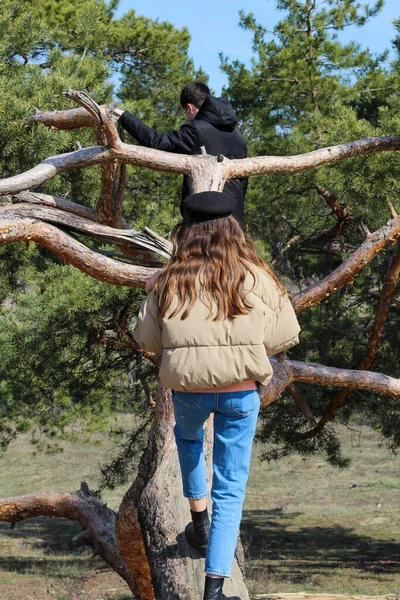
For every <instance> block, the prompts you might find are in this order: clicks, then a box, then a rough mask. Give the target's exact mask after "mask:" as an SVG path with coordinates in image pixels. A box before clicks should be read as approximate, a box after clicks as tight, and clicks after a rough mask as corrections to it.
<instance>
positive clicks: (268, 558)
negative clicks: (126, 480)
mask: <svg viewBox="0 0 400 600" xmlns="http://www.w3.org/2000/svg"><path fill="white" fill-rule="evenodd" d="M341 434H342V435H343V436H344V438H345V444H346V451H347V453H348V454H349V455H351V456H352V457H353V461H352V464H351V466H350V468H349V469H346V470H344V471H338V470H337V469H334V468H332V467H329V466H328V465H327V464H326V463H325V462H324V461H323V460H322V459H321V458H319V457H314V458H313V459H310V460H303V459H301V458H299V457H292V458H288V459H284V460H282V461H280V462H278V463H272V464H267V463H260V462H259V460H258V459H257V455H258V454H260V453H261V452H262V448H261V447H257V446H256V447H255V451H254V459H253V465H252V471H251V475H250V479H249V486H248V493H247V498H246V503H245V507H244V514H243V527H242V529H243V539H244V545H245V549H246V555H247V568H248V583H249V587H250V590H251V592H252V593H253V594H254V596H259V597H260V595H264V594H273V593H275V594H276V593H289V592H308V593H318V594H322V593H326V594H328V593H331V594H334V593H337V594H359V595H361V594H365V595H369V596H378V595H387V594H392V595H393V596H392V597H393V598H396V596H397V595H399V600H400V510H399V494H400V481H399V458H398V457H396V456H393V455H391V454H389V453H388V452H387V450H386V449H385V448H384V447H383V446H382V445H381V444H380V440H379V436H378V434H377V433H376V432H375V431H374V430H373V429H371V428H369V427H367V426H365V425H362V426H361V425H360V426H354V427H353V429H352V430H350V429H345V428H342V429H341ZM32 451H33V448H32V446H30V445H29V443H28V440H27V438H26V437H25V438H20V439H19V440H17V441H15V442H14V443H13V444H12V446H11V448H10V450H9V451H8V452H7V453H6V454H5V455H3V456H2V458H0V467H1V469H0V496H2V497H5V496H11V495H17V494H23V493H27V492H32V491H34V490H40V489H46V488H47V489H54V490H57V491H74V490H76V489H78V488H79V486H80V482H81V481H82V480H85V481H88V483H89V485H90V487H91V488H95V487H96V484H97V468H98V461H99V460H100V461H101V460H102V459H103V457H104V456H105V455H106V454H107V453H109V452H110V446H109V444H108V443H106V442H104V443H103V444H102V445H101V446H90V445H88V444H79V443H77V442H75V443H74V444H73V445H72V444H66V445H65V451H64V452H63V453H62V454H56V455H52V456H46V455H44V454H36V455H32ZM123 492H124V489H116V490H114V491H113V492H109V493H107V494H105V500H106V501H107V503H108V504H109V505H110V506H112V507H113V508H117V506H118V502H119V500H120V499H121V497H122V494H123ZM77 533H79V526H76V525H75V524H73V523H70V522H69V521H64V520H58V521H57V520H51V519H32V520H31V521H26V522H24V523H20V524H18V525H17V526H16V527H15V529H14V530H10V529H9V525H7V524H0V598H1V600H50V599H52V600H67V599H68V600H101V599H103V600H128V598H131V596H130V594H129V590H128V589H127V586H126V585H125V584H124V582H123V581H122V580H121V579H120V578H119V577H118V576H117V575H115V574H114V573H112V572H111V571H110V570H109V569H108V568H106V567H105V566H104V564H103V562H102V561H101V559H100V558H98V557H95V558H93V552H92V551H91V550H87V549H85V550H81V549H75V550H73V549H72V548H71V546H70V540H71V539H72V537H73V536H74V535H76V534H77ZM266 597H268V596H266Z"/></svg>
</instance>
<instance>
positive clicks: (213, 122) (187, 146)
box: [120, 96, 247, 223]
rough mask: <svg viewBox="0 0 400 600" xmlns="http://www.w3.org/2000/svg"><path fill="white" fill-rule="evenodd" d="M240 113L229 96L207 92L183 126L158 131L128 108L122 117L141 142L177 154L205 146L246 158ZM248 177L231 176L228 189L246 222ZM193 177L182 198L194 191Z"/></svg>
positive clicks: (197, 151)
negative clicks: (232, 104) (245, 205)
mask: <svg viewBox="0 0 400 600" xmlns="http://www.w3.org/2000/svg"><path fill="white" fill-rule="evenodd" d="M236 122H237V120H236V116H235V113H234V111H233V108H232V106H231V104H230V102H229V101H228V100H227V99H226V98H214V96H207V97H206V99H205V100H204V102H203V104H202V106H201V107H200V109H199V112H198V113H197V115H196V117H195V119H194V120H193V121H187V122H186V123H184V124H183V125H182V127H181V128H180V129H177V130H172V131H167V132H166V133H157V132H156V131H154V130H153V129H151V128H150V127H147V125H145V124H144V123H143V121H141V120H140V119H139V118H138V117H136V116H135V115H134V114H133V113H130V112H128V111H125V112H124V113H123V114H122V115H121V118H120V123H121V125H122V127H123V128H124V129H126V131H127V132H128V133H129V134H130V135H131V136H132V137H133V138H135V140H136V141H137V142H138V143H139V144H140V145H141V146H146V147H147V148H155V149H156V150H164V151H166V152H176V153H177V154H201V149H200V148H201V146H204V147H205V149H206V152H207V154H211V155H213V156H218V154H222V155H223V156H226V158H246V155H247V149H246V144H245V142H244V139H243V136H242V134H241V133H240V132H239V131H238V129H236ZM246 188H247V179H245V178H242V179H231V180H230V181H228V182H227V183H226V184H225V187H224V192H226V193H228V194H231V195H232V196H234V197H235V198H236V211H235V213H234V216H235V217H236V218H237V219H238V220H239V221H240V222H241V223H243V222H244V196H245V193H246ZM190 192H191V190H190V184H189V179H188V178H187V177H184V179H183V187H182V199H183V198H186V196H188V195H189V194H190Z"/></svg>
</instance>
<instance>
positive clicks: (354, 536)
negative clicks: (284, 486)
mask: <svg viewBox="0 0 400 600" xmlns="http://www.w3.org/2000/svg"><path fill="white" fill-rule="evenodd" d="M299 514H300V513H286V512H283V511H282V510H280V509H276V510H271V511H268V510H247V511H244V512H243V520H242V526H241V532H242V541H243V544H244V548H245V555H246V560H247V561H250V562H252V561H255V562H257V563H258V564H259V565H261V564H262V563H264V568H265V563H266V564H267V565H268V568H269V569H270V570H271V572H272V573H274V574H275V575H277V571H280V570H282V569H283V568H290V571H291V581H292V582H294V580H296V579H297V580H298V582H300V581H301V577H302V576H303V575H304V571H305V570H307V569H308V568H310V567H312V569H313V571H314V572H324V571H325V572H332V570H335V569H352V570H354V569H356V570H359V571H361V572H364V573H365V574H366V573H370V574H372V573H374V574H375V575H379V574H381V575H389V574H392V575H393V574H395V573H399V574H400V541H398V540H395V539H390V540H387V539H382V540H381V539H376V538H373V537H369V536H367V535H360V534H358V533H355V531H354V529H352V528H351V527H346V526H344V525H343V526H342V525H334V526H330V527H300V528H298V529H295V530H294V531H293V530H292V529H291V528H292V527H293V520H294V519H295V518H296V517H298V516H299ZM264 561H265V562H264ZM296 572H297V573H298V575H299V578H300V579H299V578H296Z"/></svg>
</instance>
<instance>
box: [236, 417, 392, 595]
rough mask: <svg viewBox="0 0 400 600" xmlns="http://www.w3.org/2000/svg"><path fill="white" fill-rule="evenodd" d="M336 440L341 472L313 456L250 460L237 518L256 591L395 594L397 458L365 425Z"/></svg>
mask: <svg viewBox="0 0 400 600" xmlns="http://www.w3.org/2000/svg"><path fill="white" fill-rule="evenodd" d="M342 435H343V437H344V439H345V445H346V452H347V453H348V454H349V455H351V456H352V457H353V461H352V465H351V466H350V468H349V469H346V470H343V471H338V470H336V469H333V468H332V467H329V466H328V465H327V464H326V463H325V462H324V461H322V460H321V459H319V458H318V457H314V458H313V459H311V460H303V459H301V458H300V457H298V456H296V457H292V458H288V459H284V460H282V461H280V462H279V463H273V464H270V465H268V464H266V463H262V464H260V463H259V462H258V461H257V460H254V464H253V469H252V473H251V476H250V481H249V487H248V494H247V498H246V503H245V508H244V515H243V534H244V541H245V546H246V553H247V559H248V569H249V571H248V575H249V583H250V587H251V589H252V591H253V592H254V593H258V594H262V593H264V594H265V593H268V592H271V593H273V592H276V593H279V592H299V591H303V592H320V593H321V592H324V593H337V594H339V593H342V594H365V595H370V596H372V595H382V594H390V593H392V594H393V593H399V592H400V512H399V495H400V481H399V472H400V470H399V459H398V457H395V456H393V455H390V454H388V452H387V451H386V450H385V448H383V447H381V446H380V445H379V439H378V436H377V434H376V433H375V432H374V431H373V430H372V429H370V428H368V427H365V426H360V427H357V428H356V431H349V430H347V429H345V428H343V429H342ZM255 454H257V448H256V451H255Z"/></svg>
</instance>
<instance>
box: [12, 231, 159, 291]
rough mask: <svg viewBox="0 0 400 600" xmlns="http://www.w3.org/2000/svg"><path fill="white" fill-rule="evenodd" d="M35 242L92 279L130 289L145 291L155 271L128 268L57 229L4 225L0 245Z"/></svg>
mask: <svg viewBox="0 0 400 600" xmlns="http://www.w3.org/2000/svg"><path fill="white" fill-rule="evenodd" d="M29 240H32V241H34V242H36V243H38V244H39V245H40V246H43V247H45V248H48V249H49V250H51V251H52V252H54V254H55V255H56V256H58V258H60V259H61V260H65V261H66V262H67V263H69V264H71V265H72V266H74V267H77V268H78V269H80V270H81V271H83V272H84V273H87V274H88V275H90V276H91V277H94V278H95V279H98V280H100V281H104V282H105V283H112V284H114V285H124V286H127V287H140V288H144V287H145V285H146V281H147V279H148V278H149V277H150V276H151V275H152V274H153V273H154V269H149V268H146V267H140V266H136V265H127V264H125V263H122V262H117V261H115V260H112V259H111V258H108V257H106V256H103V255H101V254H98V253H96V252H94V251H93V250H90V249H89V248H87V247H86V246H84V244H81V243H80V242H78V241H77V240H74V239H73V238H71V237H70V236H69V235H67V234H66V233H64V232H62V231H60V230H59V229H57V228H56V227H54V226H53V225H49V224H47V223H42V222H40V221H37V220H35V219H20V220H16V219H15V220H11V219H10V220H9V221H6V220H4V221H3V222H0V244H1V243H3V244H4V243H9V242H20V241H29Z"/></svg>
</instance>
